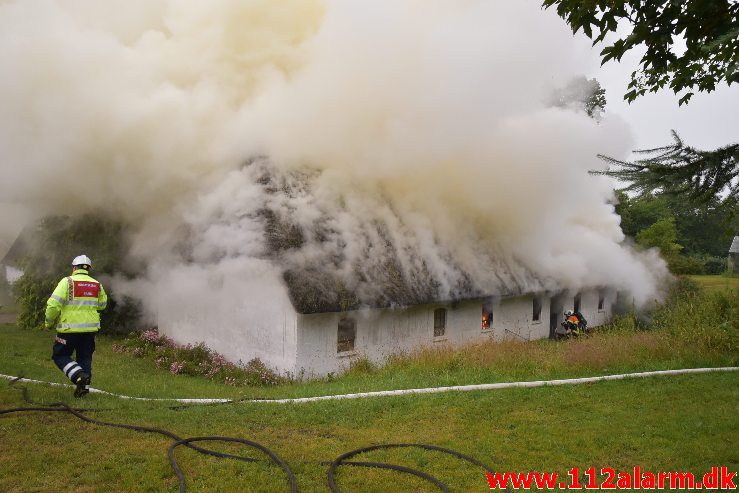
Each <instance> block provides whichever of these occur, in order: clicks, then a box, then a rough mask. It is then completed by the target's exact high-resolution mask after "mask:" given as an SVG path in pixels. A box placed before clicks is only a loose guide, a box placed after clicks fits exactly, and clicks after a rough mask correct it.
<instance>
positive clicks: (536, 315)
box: [531, 296, 544, 324]
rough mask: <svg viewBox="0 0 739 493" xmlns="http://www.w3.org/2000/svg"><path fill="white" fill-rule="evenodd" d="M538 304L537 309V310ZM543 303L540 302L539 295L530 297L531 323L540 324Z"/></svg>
mask: <svg viewBox="0 0 739 493" xmlns="http://www.w3.org/2000/svg"><path fill="white" fill-rule="evenodd" d="M537 305H538V308H539V309H538V310H537ZM543 305H544V303H542V299H541V297H540V296H534V298H533V299H532V306H531V323H534V324H540V323H541V311H542V307H543Z"/></svg>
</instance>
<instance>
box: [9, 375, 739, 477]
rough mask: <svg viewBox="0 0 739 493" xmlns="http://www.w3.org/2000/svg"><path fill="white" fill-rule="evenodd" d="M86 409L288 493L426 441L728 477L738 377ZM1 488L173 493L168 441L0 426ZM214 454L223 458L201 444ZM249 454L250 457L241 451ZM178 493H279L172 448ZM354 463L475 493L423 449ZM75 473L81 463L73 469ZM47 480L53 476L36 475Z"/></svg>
mask: <svg viewBox="0 0 739 493" xmlns="http://www.w3.org/2000/svg"><path fill="white" fill-rule="evenodd" d="M68 394H69V391H68V390H64V391H62V390H59V389H53V388H48V387H41V386H32V387H31V389H30V395H31V398H33V399H36V400H40V401H43V402H47V403H48V402H53V401H56V400H60V399H62V400H66V401H68V402H69V401H70V400H71V399H69V397H68ZM88 397H89V398H87V399H86V400H85V405H86V406H88V407H90V408H100V409H105V411H99V412H90V413H89V414H90V415H93V416H95V417H96V418H98V419H101V420H105V421H112V422H122V423H130V424H141V425H146V426H152V427H163V428H166V429H169V430H172V431H173V432H175V433H177V434H179V435H180V436H203V435H223V436H236V437H243V438H247V439H250V440H255V441H257V442H260V443H262V444H264V445H266V446H268V447H270V448H271V449H272V450H274V451H275V452H277V453H278V454H279V455H280V456H282V457H283V458H284V459H285V460H286V461H287V462H288V463H289V464H290V465H291V467H292V468H293V470H294V471H295V473H296V476H297V479H298V483H299V485H300V489H301V491H307V492H313V491H328V490H327V488H326V487H325V481H326V472H327V466H326V465H324V464H321V463H320V462H322V461H330V460H332V459H334V458H335V457H337V456H338V455H340V454H342V453H344V452H347V451H349V450H351V449H354V448H358V447H363V446H367V445H370V444H375V443H393V442H412V443H431V444H435V445H439V446H444V447H449V448H452V449H455V450H458V451H460V452H463V453H467V454H469V455H472V456H474V457H476V458H478V459H479V460H482V461H483V462H486V463H488V464H489V465H490V466H491V467H493V468H494V469H499V470H504V471H541V470H554V471H558V472H560V474H564V473H565V471H566V470H567V469H568V468H570V467H572V466H579V467H581V468H585V467H590V466H595V467H603V466H609V467H614V468H616V469H617V470H630V468H631V467H633V466H634V465H635V464H638V465H640V466H641V467H642V468H645V469H651V470H665V469H668V470H672V469H680V470H689V471H693V472H695V473H701V472H703V471H704V470H708V469H709V468H710V467H711V466H713V465H716V464H720V465H726V466H728V467H730V468H731V469H733V470H736V469H737V467H739V453H738V452H737V447H736V444H737V441H738V440H739V422H737V420H736V415H737V412H739V404H738V403H739V380H738V379H737V377H736V374H708V375H693V376H682V377H661V378H654V379H649V380H632V381H618V382H603V383H598V384H590V385H581V386H572V387H558V388H537V389H511V390H503V391H496V392H473V393H460V394H439V395H429V396H414V397H392V398H381V399H366V400H358V401H336V402H321V403H313V404H301V405H276V404H235V405H221V406H203V407H191V408H187V409H180V410H171V409H167V408H166V407H165V406H163V405H157V404H152V403H132V402H126V401H119V400H115V399H112V398H108V397H103V396H98V395H93V396H88ZM0 403H2V407H4V408H7V407H13V406H23V405H25V403H24V402H23V400H22V398H21V393H20V392H19V391H18V390H17V389H13V388H9V387H7V386H2V387H0ZM0 444H1V445H2V450H3V469H2V470H3V471H5V472H2V473H0V490H2V491H5V492H27V491H49V492H51V491H84V492H108V491H130V492H136V491H147V492H149V491H153V492H158V491H162V492H164V491H176V480H175V476H174V474H173V473H172V472H171V470H170V467H169V464H168V462H167V459H166V449H167V447H168V445H169V440H168V439H166V438H163V437H159V436H156V435H151V434H144V433H139V432H135V431H128V430H119V429H113V428H107V427H101V426H97V425H92V424H87V423H83V422H81V421H79V420H78V419H77V418H74V417H72V416H69V415H66V414H51V413H47V414H40V413H36V414H31V413H27V414H17V415H10V416H4V417H0ZM214 447H215V448H217V449H218V450H232V451H234V450H235V449H233V448H224V447H221V446H218V445H216V446H214ZM251 455H254V454H251ZM177 457H178V458H179V459H180V463H181V467H182V468H183V470H184V471H185V472H186V477H187V481H188V486H189V487H190V490H189V491H222V492H229V491H257V492H271V491H287V487H286V481H285V480H284V479H283V477H282V476H281V473H280V472H279V471H278V470H277V469H276V468H274V467H272V466H268V465H266V464H265V463H262V462H260V463H257V464H244V463H240V462H233V461H227V460H217V459H213V458H209V457H205V456H200V455H198V454H195V453H193V452H191V451H189V450H184V449H179V450H178V452H177ZM361 460H375V461H381V462H394V463H398V464H403V465H407V466H410V467H420V468H422V469H424V470H426V471H428V472H430V473H432V474H434V475H437V476H438V477H439V478H440V479H441V480H442V481H444V482H447V483H448V484H449V485H450V486H451V487H452V489H453V491H486V486H485V479H484V476H483V473H482V472H481V471H480V470H479V469H478V468H476V467H474V466H468V465H466V464H463V463H460V462H458V461H456V460H452V459H447V458H445V457H442V456H440V455H439V454H437V453H433V452H418V451H407V450H405V451H397V452H392V453H382V452H376V453H373V454H368V455H367V456H366V457H362V458H361ZM80 464H88V467H86V468H85V469H84V470H83V469H80ZM50 469H51V470H52V471H53V473H46V471H49V470H50ZM339 482H340V484H341V485H342V487H343V488H345V491H357V492H364V491H368V492H369V491H429V490H428V489H421V487H422V486H425V485H422V483H420V482H419V481H416V480H414V479H409V478H408V477H406V476H405V475H400V474H397V473H390V472H385V471H377V470H359V469H350V468H346V469H342V470H341V471H340V473H339Z"/></svg>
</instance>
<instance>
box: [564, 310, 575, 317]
mask: <svg viewBox="0 0 739 493" xmlns="http://www.w3.org/2000/svg"><path fill="white" fill-rule="evenodd" d="M572 314H573V312H572V310H567V311H566V312H565V317H569V316H570V315H572Z"/></svg>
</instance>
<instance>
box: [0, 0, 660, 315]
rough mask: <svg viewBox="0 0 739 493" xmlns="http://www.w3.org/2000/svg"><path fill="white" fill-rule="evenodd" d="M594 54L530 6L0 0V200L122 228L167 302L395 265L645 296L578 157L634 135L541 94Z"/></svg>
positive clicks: (416, 279) (408, 280)
mask: <svg viewBox="0 0 739 493" xmlns="http://www.w3.org/2000/svg"><path fill="white" fill-rule="evenodd" d="M594 60H595V57H594V54H592V53H591V52H590V48H589V42H588V41H587V40H579V39H577V38H573V37H572V36H571V34H570V31H569V28H568V27H567V26H566V25H565V24H564V23H563V22H562V21H561V20H560V19H559V18H557V17H556V16H555V15H554V14H552V13H551V12H544V11H542V10H541V9H540V5H539V3H538V2H536V1H521V0H506V1H502V0H496V1H488V0H484V1H483V0H463V1H459V0H423V1H421V0H374V1H372V2H368V1H364V0H335V1H318V0H284V1H280V2H275V1H274V0H249V1H244V0H238V1H237V0H231V1H229V0H220V1H209V2H205V1H200V0H199V1H196V0H191V1H177V2H175V1H164V0H146V1H138V2H137V1H126V2H123V1H110V0H109V1H106V2H98V3H95V4H90V3H89V2H84V1H81V0H77V1H62V0H58V1H53V0H23V1H4V2H1V3H0V73H2V74H3V77H1V78H0V95H2V96H1V97H2V105H1V107H0V157H1V161H0V163H1V164H0V194H2V196H1V197H0V202H5V203H14V204H22V205H23V206H24V207H26V208H28V209H31V210H33V211H34V212H35V213H37V214H46V213H50V212H54V213H78V212H83V211H89V210H102V211H105V212H110V213H114V214H118V215H122V216H123V217H125V218H126V219H127V220H129V221H132V222H134V223H136V224H138V225H139V227H140V232H139V234H138V235H137V239H136V243H135V252H134V253H136V254H138V255H141V256H144V257H145V258H147V259H148V260H149V265H150V272H149V273H148V277H145V278H142V279H141V280H140V281H139V283H138V284H137V286H139V287H140V288H139V289H144V290H145V291H146V292H162V290H166V289H167V285H168V283H170V284H171V283H172V282H175V281H174V280H176V282H177V283H178V293H179V295H178V296H177V297H169V298H168V299H167V300H166V301H165V300H163V299H161V298H159V302H160V303H165V302H166V303H175V304H176V303H187V302H188V300H187V296H188V294H187V293H191V295H192V296H195V295H196V294H195V293H197V295H202V293H199V292H198V291H197V290H196V289H195V288H193V289H192V290H187V289H185V288H184V287H183V283H186V282H187V281H186V279H190V280H191V282H192V284H193V286H199V285H201V284H202V282H203V280H204V279H205V280H206V281H207V282H209V283H210V284H209V285H210V286H211V288H212V290H214V291H215V292H218V290H219V289H226V288H225V287H224V286H228V289H229V290H234V291H236V292H238V290H239V285H240V284H239V282H238V278H239V277H241V278H243V277H246V276H248V275H249V274H248V273H249V272H253V273H254V275H255V276H257V275H258V276H263V275H265V272H271V273H272V274H270V275H272V277H273V278H274V279H273V280H272V281H266V280H265V281H264V282H265V283H266V282H273V283H282V280H281V277H280V273H285V272H286V271H289V272H293V273H295V272H299V271H300V270H301V269H304V270H305V271H307V272H313V270H320V271H323V272H324V273H326V272H327V271H328V274H330V276H329V278H330V279H339V280H340V281H341V283H342V285H343V287H345V288H346V289H349V290H350V291H352V292H355V293H356V294H357V295H358V296H360V298H361V297H364V296H366V297H368V298H373V299H376V298H377V297H378V296H379V295H381V293H378V292H374V291H377V290H379V291H382V290H383V289H384V288H385V287H386V286H387V283H389V282H391V281H392V279H390V280H389V278H388V270H390V271H392V273H393V275H397V276H400V277H401V278H402V279H403V283H404V286H405V287H404V288H403V289H404V290H405V291H403V292H407V288H408V286H409V285H410V286H413V289H417V290H418V292H417V293H415V294H414V296H417V298H418V299H421V298H423V297H424V296H427V295H433V296H437V297H439V298H446V297H449V296H461V295H464V294H465V292H468V293H472V292H476V293H477V292H484V293H500V292H511V291H516V290H518V291H525V290H532V289H557V288H567V289H573V290H576V289H579V288H581V287H583V286H600V285H610V286H614V287H617V288H619V289H628V290H630V291H632V292H633V293H634V295H635V297H636V298H637V299H638V300H641V301H646V300H649V299H650V298H653V297H654V296H656V293H657V289H656V283H657V281H656V280H657V279H658V278H659V277H660V276H662V275H664V274H665V272H666V270H665V267H664V263H663V262H662V261H660V260H659V259H657V258H656V256H654V255H652V254H648V255H640V254H637V253H635V252H633V251H632V250H631V249H630V248H628V247H627V246H625V245H624V244H623V240H624V237H623V235H622V233H621V231H620V228H619V218H618V216H616V215H615V214H614V209H613V206H612V205H611V202H612V200H613V193H612V187H613V185H612V183H611V182H610V181H609V180H608V179H606V178H603V177H593V176H590V175H588V174H587V171H588V170H589V169H594V168H597V167H599V166H600V163H599V161H598V160H597V158H596V157H595V156H596V154H598V153H603V154H608V155H614V156H619V155H623V154H624V153H625V152H626V150H627V149H629V148H630V145H629V136H628V129H626V128H625V125H624V124H623V123H622V122H621V121H618V120H614V119H609V118H608V117H607V113H606V116H605V117H604V118H603V119H602V120H600V121H599V122H596V121H595V120H594V119H592V118H589V117H587V115H586V114H585V113H584V111H582V110H581V109H580V110H577V109H573V108H554V107H550V106H549V104H548V103H547V102H548V101H551V95H552V93H553V91H555V90H556V89H557V88H561V87H563V86H565V85H566V84H567V82H568V81H570V80H572V79H573V78H574V77H576V76H579V75H581V74H583V73H585V72H587V71H588V70H589V69H590V68H591V65H592V64H593V63H594ZM255 156H266V158H265V159H261V160H257V161H256V162H255V163H254V164H252V165H250V166H246V167H243V165H244V163H245V162H247V161H248V160H250V159H253V158H254V157H255ZM278 185H279V187H282V188H280V189H279V190H278V189H275V186H278ZM276 224H277V225H281V226H282V227H285V228H287V229H288V231H293V232H295V235H297V237H299V240H300V241H295V242H294V243H290V242H289V241H287V240H285V241H287V243H286V244H285V245H282V246H281V247H280V248H278V250H279V251H277V252H276V251H275V248H274V245H272V244H271V243H270V241H271V240H270V238H269V235H267V236H265V228H267V229H269V228H270V227H272V228H274V227H275V225H276ZM183 244H185V245H186V246H184V247H183ZM183 249H184V253H183ZM194 266H197V268H195V267H194ZM183 272H188V273H190V274H191V275H189V276H185V275H180V274H182V273H183ZM273 274H274V275H273ZM383 276H384V277H383ZM206 278H207V279H206ZM377 279H380V280H382V282H381V283H378V282H374V281H375V280H377ZM142 286H143V287H142ZM147 286H148V287H149V288H151V287H156V288H157V289H151V290H149V289H147ZM243 286H246V284H244V285H243ZM249 286H250V287H248V288H247V287H244V289H246V290H250V289H255V288H253V283H251V284H249ZM129 288H130V286H129ZM342 289H343V288H342ZM373 290H374V291H373ZM139 292H141V291H139ZM246 298H248V293H246V294H245V295H244V296H242V297H241V299H246ZM390 298H392V296H390ZM412 298H413V296H411V297H410V298H409V299H412ZM283 301H284V300H283ZM283 301H281V302H283ZM386 301H392V299H390V300H386ZM401 301H402V300H401Z"/></svg>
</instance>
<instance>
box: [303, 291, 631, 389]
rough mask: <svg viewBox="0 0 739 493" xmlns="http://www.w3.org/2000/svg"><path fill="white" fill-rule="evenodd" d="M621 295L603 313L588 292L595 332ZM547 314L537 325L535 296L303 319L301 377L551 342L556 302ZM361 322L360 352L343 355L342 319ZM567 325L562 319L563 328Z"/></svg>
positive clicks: (585, 298) (609, 298)
mask: <svg viewBox="0 0 739 493" xmlns="http://www.w3.org/2000/svg"><path fill="white" fill-rule="evenodd" d="M562 300H563V304H564V308H563V309H564V310H567V309H572V305H573V296H569V295H565V296H563V298H562ZM615 300H616V293H615V291H612V290H609V291H606V299H605V304H604V310H603V311H598V309H597V307H598V291H597V290H588V291H585V292H583V294H582V297H581V311H582V313H583V315H584V316H585V318H586V319H587V320H588V323H589V325H590V326H591V327H594V326H596V325H600V324H602V323H604V322H605V321H606V320H607V319H609V318H610V316H611V308H612V305H613V303H614V302H615ZM485 302H492V305H493V314H494V315H493V326H492V329H490V330H485V331H483V330H482V305H483V303H485ZM541 305H542V308H541V315H540V317H539V321H538V322H535V321H533V320H532V319H533V295H525V296H517V297H512V298H504V299H495V300H490V299H476V300H467V301H462V302H457V303H449V304H429V305H419V306H413V307H408V308H397V309H377V310H369V309H368V310H359V311H351V312H345V313H319V314H311V315H299V316H298V336H297V361H296V369H297V372H298V374H300V373H301V371H302V372H303V374H304V375H305V376H314V375H326V374H327V373H329V372H341V371H343V370H346V369H347V368H348V367H349V365H350V364H351V362H352V361H354V360H356V359H357V358H359V357H363V356H366V357H367V358H369V359H370V360H371V361H373V362H376V363H382V362H383V361H384V360H385V359H386V358H387V357H388V356H389V355H391V354H396V353H401V352H409V351H412V350H414V349H416V348H419V347H422V346H432V345H436V344H444V345H451V346H454V347H458V346H461V345H463V344H465V343H469V342H474V341H481V340H485V339H488V338H495V339H503V338H513V339H522V340H534V339H542V338H547V337H549V321H550V319H549V315H550V297H549V296H547V295H541ZM437 308H446V309H447V320H446V331H445V335H444V336H443V337H434V310H435V309H437ZM345 316H348V317H352V318H354V319H355V320H356V327H357V335H356V340H355V344H354V351H351V352H346V353H337V351H336V349H337V336H338V334H337V332H338V331H337V329H338V323H339V320H340V319H341V318H342V317H345ZM562 320H563V316H562V314H561V313H559V314H558V315H557V323H559V322H561V321H562Z"/></svg>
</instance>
